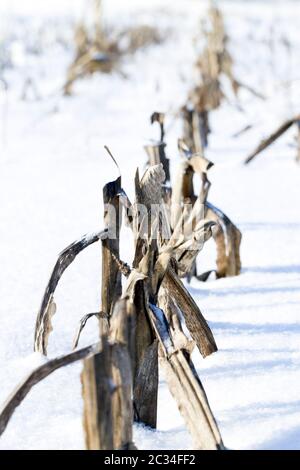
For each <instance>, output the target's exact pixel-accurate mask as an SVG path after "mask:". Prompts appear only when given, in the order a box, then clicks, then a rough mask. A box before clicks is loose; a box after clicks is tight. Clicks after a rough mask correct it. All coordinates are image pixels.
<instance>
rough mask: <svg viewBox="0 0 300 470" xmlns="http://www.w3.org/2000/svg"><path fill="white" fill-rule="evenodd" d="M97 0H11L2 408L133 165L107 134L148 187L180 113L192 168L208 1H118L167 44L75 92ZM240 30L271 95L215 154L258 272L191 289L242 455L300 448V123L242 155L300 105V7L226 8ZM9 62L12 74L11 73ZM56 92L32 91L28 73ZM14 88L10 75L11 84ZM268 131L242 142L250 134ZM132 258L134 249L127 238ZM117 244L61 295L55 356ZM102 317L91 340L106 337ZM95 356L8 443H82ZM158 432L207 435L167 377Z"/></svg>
mask: <svg viewBox="0 0 300 470" xmlns="http://www.w3.org/2000/svg"><path fill="white" fill-rule="evenodd" d="M87 4H88V2H87V1H84V0H59V1H58V0H51V2H50V1H48V2H38V1H34V0H24V1H22V2H20V1H12V0H2V1H1V4H0V14H1V19H2V22H1V25H0V50H1V54H0V56H1V57H2V54H3V50H4V47H5V50H6V51H8V57H9V60H10V62H11V67H10V68H7V69H5V70H4V71H3V70H2V71H1V75H0V78H1V77H2V78H3V77H4V78H5V80H6V81H7V83H8V87H9V88H8V91H7V92H5V91H4V90H2V89H1V90H0V201H1V204H0V222H1V223H0V267H1V269H0V371H1V372H0V380H1V388H0V402H1V403H2V402H3V401H4V400H5V399H6V397H7V395H8V394H9V393H10V392H11V390H12V389H13V387H14V386H15V385H16V384H17V383H18V382H19V380H20V379H21V378H22V377H23V376H24V375H25V374H26V373H27V372H29V371H30V370H31V369H32V368H34V367H35V366H37V365H38V364H40V363H41V361H42V360H43V359H42V358H41V357H40V356H39V355H38V354H33V352H32V348H33V327H34V323H35V318H36V313H37V310H38V308H39V304H40V300H41V297H42V294H43V290H44V287H45V285H46V283H47V280H48V276H49V274H50V271H51V269H52V267H53V264H54V262H55V261H56V257H57V254H58V253H59V252H60V251H61V249H62V248H64V247H65V246H66V245H68V244H69V243H70V242H71V241H73V240H75V239H77V238H78V237H79V236H80V235H83V234H84V233H86V232H89V231H93V230H97V229H98V228H101V225H102V213H101V192H102V186H103V185H104V184H105V183H106V182H107V181H108V180H109V179H111V178H113V177H115V176H116V169H115V167H114V166H113V164H112V163H111V161H110V160H109V159H108V158H107V156H106V154H105V152H104V150H103V145H105V144H107V145H108V146H109V147H110V148H111V150H112V151H113V153H114V155H115V156H116V157H117V159H118V162H119V165H120V168H121V172H122V178H123V186H124V187H125V189H126V191H127V192H128V193H129V195H132V189H133V184H132V180H133V176H134V172H135V168H136V166H137V165H139V166H140V167H141V168H143V165H144V163H145V154H144V151H143V149H142V146H143V145H144V144H145V143H146V142H147V139H149V138H153V137H156V129H152V128H151V127H150V125H149V116H150V114H151V113H152V112H153V111H154V110H158V111H166V112H167V113H168V114H167V130H168V133H167V143H168V154H169V156H170V158H171V160H172V169H173V170H176V164H177V163H178V161H179V156H178V154H177V150H176V142H177V138H178V137H179V136H180V135H181V123H180V121H179V120H178V119H176V112H177V110H178V108H179V107H180V106H181V105H182V104H183V103H184V101H185V99H186V95H187V92H188V90H189V89H190V88H191V86H192V84H193V79H194V72H193V66H192V65H193V62H194V61H195V57H196V54H197V50H196V49H195V43H194V42H193V38H194V37H195V36H196V35H197V33H198V32H199V25H200V20H201V18H203V17H204V14H205V10H206V6H207V2H206V1H201V0H164V1H161V0H160V1H158V0H151V1H150V0H148V1H144V2H140V1H137V0H109V1H105V8H104V14H105V22H106V25H107V26H108V27H110V26H115V27H120V26H124V25H125V26H126V25H128V24H139V23H147V24H151V25H152V24H158V25H159V26H160V27H161V28H162V29H163V30H164V31H166V32H167V36H168V38H167V40H166V41H165V42H164V43H163V44H161V45H158V46H152V47H150V48H148V49H146V50H141V51H139V52H138V53H137V54H136V55H135V56H134V57H131V58H129V59H126V60H124V63H123V64H122V71H123V72H124V73H126V75H127V79H124V78H123V77H122V75H121V74H118V73H113V74H112V75H97V76H96V75H95V76H93V77H92V78H89V79H86V80H83V81H81V82H78V83H77V84H76V85H75V88H74V95H73V96H71V97H63V96H62V94H61V87H62V85H63V83H64V80H65V75H66V69H67V66H68V65H69V63H70V61H71V60H72V57H73V49H72V34H73V25H74V21H75V20H76V19H78V18H81V16H82V15H84V14H85V13H86V10H87V8H86V7H85V8H84V5H85V6H86V5H87ZM219 4H220V6H221V7H222V9H223V12H224V14H225V19H226V25H227V29H228V33H229V36H230V43H229V47H230V50H231V52H232V54H233V57H234V60H235V74H236V77H237V78H238V80H240V81H241V82H243V83H246V84H248V85H250V86H252V87H253V88H256V89H258V90H259V91H260V92H261V93H263V94H264V95H265V96H266V100H265V101H262V100H260V99H258V98H255V97H254V96H253V95H251V94H250V93H249V92H248V91H246V90H242V91H241V93H240V100H239V102H237V100H236V99H235V97H234V96H233V95H232V94H231V92H230V89H229V86H228V84H227V83H226V80H224V83H223V85H224V89H225V90H226V91H228V93H227V96H228V99H227V101H225V102H224V104H223V106H222V108H221V109H220V110H218V111H216V112H215V113H214V114H213V115H212V122H211V125H212V134H211V137H210V147H209V150H208V152H207V156H208V158H210V159H211V160H212V161H214V162H215V163H216V165H215V167H213V169H212V170H211V175H210V176H211V181H212V188H211V193H210V200H211V202H213V203H214V204H216V205H217V206H219V207H221V208H222V209H223V210H224V211H225V212H226V213H227V214H228V215H229V216H230V218H232V220H233V221H234V222H235V223H236V224H237V225H238V226H239V228H240V229H241V230H242V233H243V242H242V253H241V254H242V263H243V272H242V274H241V275H240V276H239V277H235V278H229V279H223V280H218V281H214V280H211V281H209V282H208V283H204V284H203V283H199V282H198V281H193V282H192V283H191V285H190V290H191V293H192V294H193V296H194V297H195V298H196V300H197V302H198V303H199V305H200V307H201V309H202V311H203V313H204V315H205V317H206V318H207V319H208V321H209V323H210V325H211V327H212V330H213V332H214V334H215V337H216V341H217V344H218V347H219V351H218V352H217V353H216V354H214V355H213V356H210V357H209V358H207V359H205V360H203V359H201V358H200V357H199V356H198V355H197V354H195V357H194V359H195V362H196V364H197V368H198V372H199V375H200V377H201V379H202V380H203V383H204V386H205V388H206V391H207V394H208V398H209V401H210V404H211V407H212V409H213V412H214V414H215V416H216V418H217V421H218V424H219V426H220V430H221V433H222V436H223V439H224V442H225V445H226V446H227V447H228V448H231V449H300V249H299V239H300V211H299V200H300V184H299V183H300V167H299V165H297V164H296V163H295V159H294V157H295V153H296V150H295V148H294V147H293V142H294V140H293V137H294V134H293V133H294V131H293V130H291V131H289V132H288V133H287V134H286V135H285V136H284V137H282V138H281V140H279V141H278V143H276V144H275V145H274V146H272V147H270V149H269V150H268V151H266V152H265V153H264V154H262V155H260V156H258V157H257V159H256V160H254V162H253V163H252V164H251V165H249V166H244V165H242V162H243V160H244V159H245V157H246V156H247V154H248V153H249V151H251V150H252V149H253V147H254V146H255V145H256V144H257V143H258V141H259V140H260V139H261V138H262V137H263V136H266V135H267V134H268V133H269V132H270V131H272V130H273V128H275V127H276V126H277V125H279V124H280V123H281V122H282V121H283V120H284V119H285V118H287V117H290V116H291V115H294V114H296V113H299V110H300V92H299V80H300V75H299V72H300V36H299V24H300V23H299V22H300V3H299V2H298V1H289V0H282V1H266V2H259V1H251V0H249V1H248V0H247V1H238V0H236V1H229V0H224V1H220V2H219ZM0 70H1V69H0ZM28 78H29V79H31V80H32V81H33V82H34V83H35V84H36V89H37V94H38V97H39V99H36V98H35V97H34V96H33V97H32V98H31V99H30V97H29V99H28V100H26V101H24V100H22V99H21V98H22V93H23V88H24V83H25V82H26V80H27V79H28ZM0 87H1V82H0ZM247 124H252V125H253V128H252V129H251V130H250V131H248V132H247V133H245V134H243V135H242V136H241V137H239V138H234V137H233V134H234V133H236V132H237V131H238V130H240V129H242V128H243V127H245V126H246V125H247ZM123 238H124V240H123V254H122V258H123V259H125V260H127V261H130V259H131V253H132V246H131V242H129V241H128V240H129V238H128V237H125V236H124V237H123ZM213 260H214V253H213V244H212V243H211V242H209V243H208V244H207V245H206V246H205V248H204V251H203V253H202V254H201V256H200V258H199V264H200V265H201V269H202V270H203V271H204V270H206V268H209V267H211V264H212V262H213ZM100 268H101V252H100V245H99V246H97V245H95V246H92V247H90V248H89V249H88V250H87V251H86V252H85V253H83V254H82V255H80V256H79V257H78V259H77V260H76V262H75V263H74V264H73V265H72V266H71V267H70V269H69V270H68V271H67V272H66V273H65V275H64V277H63V279H62V282H61V284H60V286H59V288H58V290H57V295H56V302H57V305H58V311H57V314H56V315H55V317H54V320H53V325H54V332H53V334H52V336H51V337H50V344H49V354H50V356H51V357H54V356H56V355H58V354H60V353H63V352H66V351H68V350H69V349H70V346H71V344H72V339H73V336H74V332H75V329H76V327H77V324H78V321H79V319H80V318H81V317H82V316H83V315H84V314H85V313H88V312H93V311H96V310H97V309H98V308H99V304H100V272H101V271H100ZM97 333H98V330H97V324H96V321H94V320H93V319H91V320H90V322H89V323H88V325H87V327H86V329H85V330H84V333H83V336H82V340H81V345H82V346H83V345H85V344H89V343H90V342H93V341H95V340H96V339H97ZM80 370H81V365H80V364H77V365H75V366H70V367H68V368H66V369H63V370H60V371H57V372H56V373H54V374H53V375H52V376H50V377H49V378H48V379H46V380H45V381H43V382H42V383H41V384H39V385H38V386H36V387H35V388H34V389H33V390H32V392H31V393H30V394H29V395H28V397H27V398H26V399H25V401H24V402H23V403H22V405H21V406H20V407H19V408H18V409H17V411H16V413H15V414H14V416H13V418H12V420H11V422H10V423H9V425H8V427H7V430H6V431H5V433H4V434H3V436H2V438H1V440H0V448H1V449H80V448H83V447H84V442H83V433H82V424H81V420H82V400H81V387H80V379H79V375H80ZM158 414H159V417H158V430H157V431H150V430H148V429H145V428H144V427H142V426H135V441H136V443H137V446H138V448H140V449H143V448H147V449H185V448H189V447H190V446H191V441H190V437H189V435H188V433H187V431H186V430H185V427H184V424H183V422H182V419H181V417H180V415H179V413H178V411H177V408H176V405H175V403H174V401H173V400H172V398H171V397H170V395H169V392H168V390H167V387H166V384H165V382H164V381H163V380H162V382H161V387H160V393H159V412H158Z"/></svg>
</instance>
